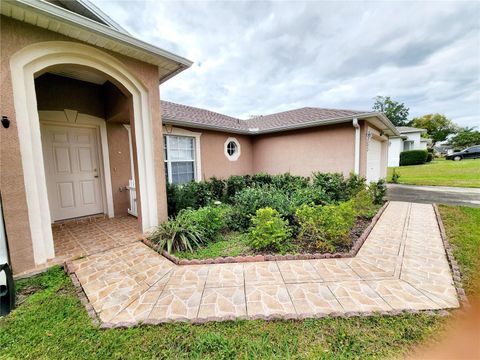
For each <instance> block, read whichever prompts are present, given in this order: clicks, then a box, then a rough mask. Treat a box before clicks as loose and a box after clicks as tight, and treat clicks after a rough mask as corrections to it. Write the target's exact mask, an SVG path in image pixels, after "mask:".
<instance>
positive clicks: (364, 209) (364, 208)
mask: <svg viewBox="0 0 480 360" xmlns="http://www.w3.org/2000/svg"><path fill="white" fill-rule="evenodd" d="M372 195H373V194H372V192H371V191H368V190H362V191H360V192H359V193H358V194H357V195H355V197H354V198H353V199H352V200H350V201H351V202H352V206H353V210H354V211H355V214H356V216H360V217H363V218H366V219H371V218H372V217H373V216H375V213H376V212H377V210H378V206H377V205H375V204H374V202H373V196H372Z"/></svg>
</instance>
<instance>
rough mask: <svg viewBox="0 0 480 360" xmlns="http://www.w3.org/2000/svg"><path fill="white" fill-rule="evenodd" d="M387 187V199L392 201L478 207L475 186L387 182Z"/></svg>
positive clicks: (478, 201) (479, 192)
mask: <svg viewBox="0 0 480 360" xmlns="http://www.w3.org/2000/svg"><path fill="white" fill-rule="evenodd" d="M387 189H388V190H387V199H388V200H393V201H410V202H416V203H424V204H432V203H436V204H447V205H463V206H470V207H480V189H477V188H459V187H447V186H416V185H400V184H388V185H387Z"/></svg>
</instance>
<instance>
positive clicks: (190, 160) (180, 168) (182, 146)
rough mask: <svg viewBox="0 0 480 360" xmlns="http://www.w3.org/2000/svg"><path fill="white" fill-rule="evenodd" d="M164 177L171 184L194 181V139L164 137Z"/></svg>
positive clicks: (172, 136)
mask: <svg viewBox="0 0 480 360" xmlns="http://www.w3.org/2000/svg"><path fill="white" fill-rule="evenodd" d="M163 143H164V149H163V152H164V159H165V175H166V177H167V181H168V182H170V183H172V184H185V183H187V182H189V181H192V180H195V168H196V167H195V138H193V137H189V136H176V135H166V136H164V142H163Z"/></svg>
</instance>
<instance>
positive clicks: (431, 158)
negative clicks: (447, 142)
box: [427, 152, 433, 162]
mask: <svg viewBox="0 0 480 360" xmlns="http://www.w3.org/2000/svg"><path fill="white" fill-rule="evenodd" d="M432 160H433V154H432V153H431V152H429V153H428V154H427V162H430V161H432Z"/></svg>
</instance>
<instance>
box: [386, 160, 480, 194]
mask: <svg viewBox="0 0 480 360" xmlns="http://www.w3.org/2000/svg"><path fill="white" fill-rule="evenodd" d="M394 169H395V172H396V173H397V174H400V178H399V180H398V183H399V184H410V185H435V186H458V187H475V188H480V159H475V160H473V159H470V160H462V161H451V160H444V159H436V160H434V161H432V162H431V163H426V164H424V165H411V166H401V167H390V168H388V175H387V179H388V181H389V182H391V179H392V174H393V170H394Z"/></svg>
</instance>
